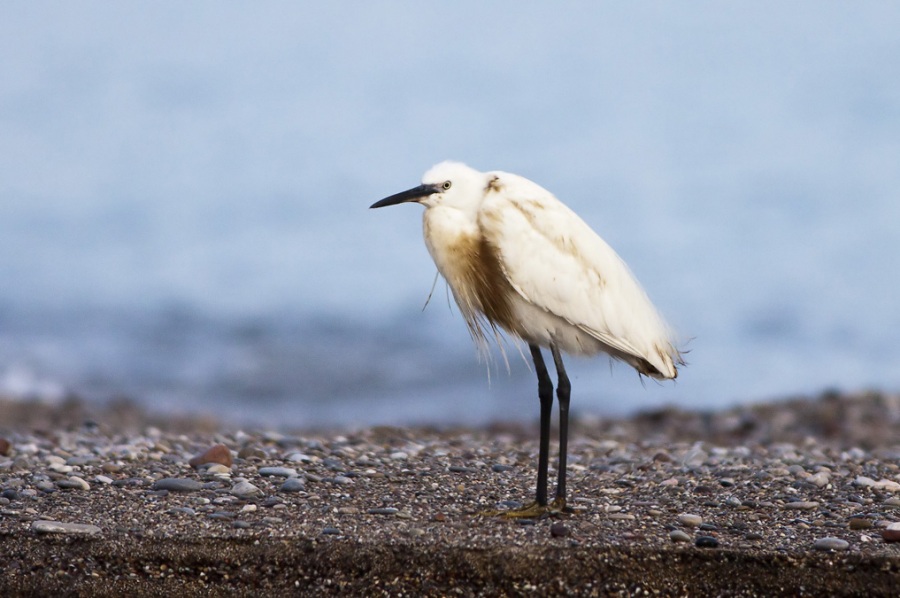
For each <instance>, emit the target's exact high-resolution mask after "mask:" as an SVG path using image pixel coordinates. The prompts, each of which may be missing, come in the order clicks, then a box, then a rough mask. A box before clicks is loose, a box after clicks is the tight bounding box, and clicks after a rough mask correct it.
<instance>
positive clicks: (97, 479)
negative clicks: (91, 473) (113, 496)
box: [94, 475, 113, 484]
mask: <svg viewBox="0 0 900 598" xmlns="http://www.w3.org/2000/svg"><path fill="white" fill-rule="evenodd" d="M94 481H95V482H98V483H100V484H112V483H113V479H112V478H111V477H109V476H105V475H98V476H95V477H94Z"/></svg>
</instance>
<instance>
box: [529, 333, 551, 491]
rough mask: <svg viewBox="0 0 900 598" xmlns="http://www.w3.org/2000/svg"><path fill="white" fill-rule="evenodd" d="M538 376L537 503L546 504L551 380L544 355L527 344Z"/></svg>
mask: <svg viewBox="0 0 900 598" xmlns="http://www.w3.org/2000/svg"><path fill="white" fill-rule="evenodd" d="M528 348H530V349H531V359H533V360H534V369H535V371H536V372H537V377H538V397H539V398H540V400H541V448H540V454H539V455H538V478H537V494H536V500H537V504H538V505H540V506H542V507H546V506H547V467H548V465H549V461H550V416H551V415H552V414H553V382H552V381H551V380H550V374H548V373H547V366H546V365H545V364H544V357H543V356H542V355H541V349H540V347H538V346H537V345H528Z"/></svg>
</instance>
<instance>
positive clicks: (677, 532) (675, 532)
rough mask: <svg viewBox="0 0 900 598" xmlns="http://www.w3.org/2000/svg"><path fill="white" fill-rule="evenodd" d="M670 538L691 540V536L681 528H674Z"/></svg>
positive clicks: (682, 540)
mask: <svg viewBox="0 0 900 598" xmlns="http://www.w3.org/2000/svg"><path fill="white" fill-rule="evenodd" d="M669 539H670V540H672V541H673V542H690V541H691V537H690V536H689V535H688V534H687V533H685V532H683V531H681V530H680V529H673V530H672V531H670V532H669Z"/></svg>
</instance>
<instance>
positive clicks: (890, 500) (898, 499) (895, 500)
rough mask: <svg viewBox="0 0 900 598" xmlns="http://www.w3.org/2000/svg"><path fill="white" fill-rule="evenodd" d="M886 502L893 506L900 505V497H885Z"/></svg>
mask: <svg viewBox="0 0 900 598" xmlns="http://www.w3.org/2000/svg"><path fill="white" fill-rule="evenodd" d="M884 504H886V505H889V506H891V507H900V497H897V496H892V497H890V498H888V499H885V501H884Z"/></svg>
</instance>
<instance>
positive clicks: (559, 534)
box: [550, 521, 569, 538]
mask: <svg viewBox="0 0 900 598" xmlns="http://www.w3.org/2000/svg"><path fill="white" fill-rule="evenodd" d="M550 535H551V536H552V537H554V538H566V537H568V535H569V528H568V527H566V524H565V523H563V522H561V521H557V522H556V523H554V524H553V525H551V526H550Z"/></svg>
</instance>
